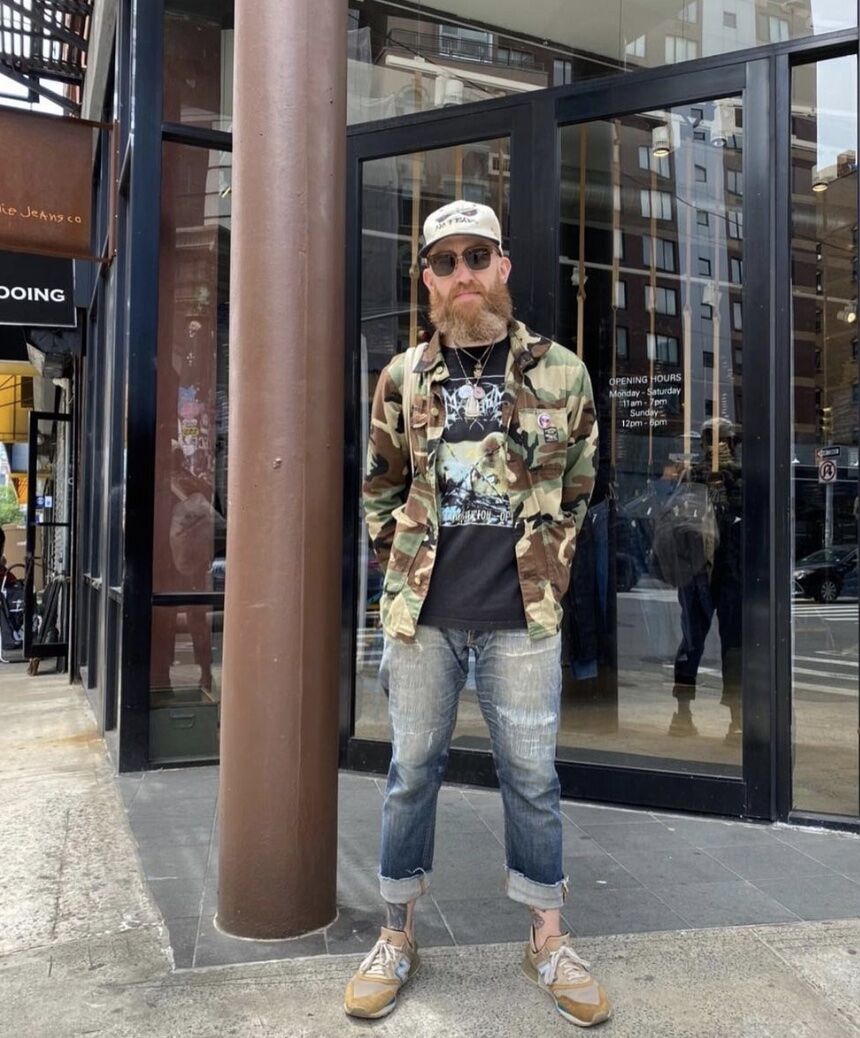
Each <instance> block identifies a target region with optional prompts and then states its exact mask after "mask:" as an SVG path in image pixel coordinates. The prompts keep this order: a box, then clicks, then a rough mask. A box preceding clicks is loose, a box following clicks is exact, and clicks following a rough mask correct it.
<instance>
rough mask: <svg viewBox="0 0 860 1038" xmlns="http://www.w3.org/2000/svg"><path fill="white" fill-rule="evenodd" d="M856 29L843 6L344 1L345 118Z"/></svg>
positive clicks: (847, 5) (765, 0) (381, 115)
mask: <svg viewBox="0 0 860 1038" xmlns="http://www.w3.org/2000/svg"><path fill="white" fill-rule="evenodd" d="M586 8H587V10H586ZM856 24H857V10H856V5H855V4H854V2H853V0H825V2H813V0H797V2H792V3H780V2H776V0H752V2H748V3H744V4H737V3H727V2H726V0H694V2H692V3H687V4H683V3H680V2H679V3H677V4H675V5H674V6H672V5H670V6H669V7H667V6H666V5H665V4H663V3H658V2H657V0H644V2H641V3H637V4H635V5H632V4H621V5H619V6H616V7H614V8H608V9H605V10H604V9H595V8H593V7H589V6H588V5H586V4H584V3H579V4H575V5H569V4H559V3H558V2H557V0H536V2H535V3H531V4H513V5H506V6H505V7H504V8H500V7H499V5H498V3H495V2H492V0H434V2H433V3H432V5H428V6H425V5H423V4H420V3H419V4H412V5H410V6H409V7H405V6H403V5H401V4H398V3H393V2H387V0H350V4H349V9H348V80H349V88H348V89H349V102H348V103H349V109H348V118H349V121H350V122H353V123H357V122H365V121H368V120H374V119H385V118H390V117H392V116H396V115H405V114H408V113H411V112H417V111H423V110H427V109H431V108H443V107H447V106H449V105H459V104H464V103H466V102H475V101H485V100H489V99H491V98H494V97H503V96H507V95H513V94H523V93H528V92H529V91H532V90H541V89H545V88H547V87H553V86H561V85H564V84H568V83H575V82H579V81H581V80H585V79H590V78H593V77H596V76H606V75H611V74H612V73H614V72H624V71H632V70H636V69H641V68H656V67H658V66H660V65H672V64H677V63H679V62H685V61H692V60H694V59H696V58H702V57H707V56H709V55H714V54H725V53H728V52H731V51H738V50H743V49H745V48H748V47H757V46H761V45H763V44H770V43H781V42H784V41H786V40H794V39H800V38H802V37H805V36H812V35H818V34H820V33H826V32H833V31H835V30H837V29H846V28H850V27H851V26H854V25H856ZM697 139H704V138H703V137H701V138H697Z"/></svg>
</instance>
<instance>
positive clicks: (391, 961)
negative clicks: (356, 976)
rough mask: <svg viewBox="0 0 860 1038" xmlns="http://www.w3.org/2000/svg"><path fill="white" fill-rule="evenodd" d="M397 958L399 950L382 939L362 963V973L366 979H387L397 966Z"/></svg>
mask: <svg viewBox="0 0 860 1038" xmlns="http://www.w3.org/2000/svg"><path fill="white" fill-rule="evenodd" d="M397 958H398V949H397V948H395V947H394V945H393V944H392V943H391V942H390V941H386V940H385V939H384V938H380V939H379V940H378V941H377V942H376V944H375V945H374V946H373V948H372V949H371V951H370V954H369V955H368V956H367V957H366V958H365V960H364V962H362V964H361V967H360V972H362V973H363V974H364V975H365V976H366V977H382V978H383V979H387V978H388V977H390V976H391V973H392V971H393V969H394V967H395V966H396V964H397Z"/></svg>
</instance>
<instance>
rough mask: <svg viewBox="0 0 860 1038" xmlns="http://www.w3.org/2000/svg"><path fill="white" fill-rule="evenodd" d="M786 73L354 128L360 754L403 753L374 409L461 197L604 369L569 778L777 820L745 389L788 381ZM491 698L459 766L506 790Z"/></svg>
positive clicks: (550, 99)
mask: <svg viewBox="0 0 860 1038" xmlns="http://www.w3.org/2000/svg"><path fill="white" fill-rule="evenodd" d="M770 76H771V71H770V69H769V65H768V63H767V62H766V61H758V62H752V63H749V64H747V65H745V64H743V63H737V64H732V65H729V66H726V67H724V68H713V69H708V70H705V71H702V72H697V73H673V74H671V75H665V76H660V77H654V76H652V77H642V79H641V82H629V81H627V82H623V83H618V82H615V83H610V84H609V85H607V84H606V83H603V84H590V85H588V84H587V85H585V86H578V87H576V88H572V89H571V90H570V91H569V92H565V93H555V94H552V95H543V96H536V97H533V98H530V99H529V101H528V102H527V103H524V102H522V101H517V102H516V103H514V102H505V103H502V102H499V103H497V104H496V105H495V106H494V107H493V108H492V109H491V110H489V111H488V112H487V113H486V114H485V115H484V116H483V117H482V118H481V120H480V122H478V120H477V119H476V117H475V116H474V115H469V116H462V115H461V116H458V117H457V118H454V117H452V116H451V114H450V113H445V114H442V115H438V116H435V117H434V118H432V119H431V118H416V120H415V125H414V126H412V127H408V128H404V127H399V128H397V129H396V130H394V129H392V130H388V131H386V130H375V131H367V132H355V131H351V134H350V146H351V149H352V162H353V166H352V168H353V169H354V170H355V174H354V181H353V186H352V193H351V198H350V214H351V220H352V222H351V226H350V234H351V247H350V266H349V267H348V285H349V286H350V291H351V300H350V311H349V312H350V313H351V314H352V325H353V334H354V343H353V345H352V347H351V349H352V354H351V355H352V357H353V362H354V368H353V376H354V384H355V386H356V387H357V389H358V391H357V392H356V393H355V394H354V397H353V399H352V400H349V401H348V404H347V412H348V413H347V419H348V428H351V429H352V430H353V431H354V432H353V435H354V442H355V450H354V453H353V458H354V462H353V466H352V470H351V476H350V481H351V485H350V487H348V491H347V505H346V514H347V518H346V521H347V523H348V524H350V525H351V531H350V536H351V537H352V538H353V540H352V543H353V545H354V560H355V562H354V565H353V567H352V568H351V571H350V573H349V576H348V581H347V584H348V591H349V592H351V593H348V594H347V596H346V599H345V615H344V621H345V622H344V632H345V635H344V657H345V661H346V660H347V659H348V660H349V668H350V669H349V671H345V679H344V686H343V703H344V711H343V714H342V717H343V718H344V720H343V723H342V733H341V734H342V746H343V748H344V758H343V759H344V761H345V762H346V763H348V764H349V765H351V766H354V767H371V768H375V767H383V766H384V763H385V760H386V756H387V752H388V747H387V740H388V722H387V706H386V701H385V698H384V696H383V695H382V693H381V690H380V687H379V683H378V676H377V669H378V662H379V654H380V652H381V645H382V642H381V633H380V631H379V627H378V612H377V602H378V597H379V591H380V588H381V582H382V574H381V573H379V572H378V570H377V568H376V565H375V562H374V561H373V559H372V557H371V555H370V553H369V548H368V546H367V535H366V531H365V529H364V528H363V526H362V525H361V523H360V521H359V522H356V520H355V518H350V513H352V515H353V516H355V515H356V514H357V513H358V511H359V510H358V509H357V508H356V502H357V501H358V499H359V493H360V472H361V466H362V464H363V458H364V447H365V445H366V437H367V423H368V419H369V407H370V400H371V397H372V393H373V388H374V385H375V380H376V378H377V376H378V374H379V372H380V371H381V369H382V367H383V366H384V364H385V363H387V361H388V359H389V358H390V357H391V356H392V355H393V354H394V353H395V352H397V351H399V350H402V349H404V348H405V347H406V346H407V345H409V343H411V342H414V341H415V339H416V337H417V335H418V334H419V331H420V330H421V329H422V328H423V327H424V326H425V322H426V302H425V300H424V299H423V286H421V285H420V281H419V277H418V267H417V263H416V258H417V248H418V235H419V233H420V229H421V224H422V222H423V219H424V218H425V216H426V215H427V213H429V212H430V211H432V209H433V208H434V207H435V206H437V205H439V204H441V203H442V202H444V201H447V200H450V199H452V198H454V197H457V196H458V195H463V196H465V197H467V198H474V199H475V200H476V201H482V202H488V203H490V204H492V205H494V206H495V207H497V209H498V210H499V215H500V217H501V220H502V227H503V233H504V234H505V236H506V241H505V246H506V248H507V249H508V251H509V253H510V256H511V260H512V264H513V275H512V279H511V280H512V287H513V295H514V301H515V312H516V314H517V316H518V317H519V318H520V319H522V320H523V321H525V322H526V324H528V325H530V326H531V327H532V328H534V329H535V330H536V331H538V332H540V333H543V334H546V335H549V336H551V337H553V338H554V339H556V340H557V341H558V342H560V343H561V344H562V345H564V346H566V347H567V348H568V349H571V350H572V351H574V352H575V353H577V354H578V355H579V356H580V357H581V358H582V359H583V360H584V361H585V363H586V365H587V367H588V369H589V372H590V374H591V378H592V382H593V385H594V390H595V398H596V401H597V407H598V416H599V423H600V457H599V472H598V479H597V486H596V488H595V493H594V496H593V500H592V502H591V507H590V511H589V514H588V517H587V519H586V522H585V527H584V529H583V531H582V533H581V536H580V539H579V543H578V548H577V554H576V559H575V563H574V572H573V580H572V583H571V589H572V590H571V591H570V592H569V594H568V597H567V601H566V602H565V621H564V628H563V637H564V648H563V672H564V691H563V707H562V727H561V732H560V736H559V746H558V770H559V775H560V778H561V782H562V788H563V790H564V792H565V794H566V795H571V796H572V795H575V796H583V797H586V798H591V799H595V800H607V801H620V802H626V803H632V802H640V803H643V804H650V805H654V806H664V807H677V808H685V809H689V810H701V811H712V812H717V813H723V814H736V815H743V814H747V815H751V816H759V817H768V816H769V815H770V812H771V808H770V801H769V797H770V792H771V789H772V778H771V766H772V739H771V711H772V704H771V696H772V689H773V674H772V672H771V656H772V653H771V649H770V646H771V644H772V635H771V633H770V628H769V622H770V621H769V617H770V613H771V603H770V580H771V573H770V568H769V567H770V559H769V553H768V544H769V540H768V538H769V533H768V523H769V522H770V519H771V506H770V503H769V502H770V496H769V495H770V491H769V487H768V479H767V472H768V466H769V462H768V450H769V441H768V437H769V422H770V414H771V411H770V403H769V398H768V395H767V394H766V393H762V392H758V393H756V392H753V393H752V402H753V406H752V407H749V406H745V404H744V392H745V387H747V386H750V385H751V386H765V385H768V384H769V378H770V367H769V365H770V362H771V361H770V349H771V328H770V324H769V316H768V314H769V305H770V303H769V300H770V282H769V277H770V274H769V253H768V241H769V236H770V224H769V219H770V217H769V209H768V205H767V204H766V202H765V201H762V200H766V199H767V198H768V197H769V192H770V191H771V190H772V188H771V180H770V177H771V173H770V169H769V163H770V152H769V148H770V143H769V141H770V139H771V135H770V133H769V126H770V122H769V120H770V118H771V113H770V110H769V107H768V105H769V100H768V99H769V97H770V89H771V80H770ZM751 185H752V187H751ZM750 198H757V199H759V200H760V203H759V204H756V205H752V206H751V205H749V204H748V203H749V200H750ZM747 393H748V395H749V390H747ZM751 472H752V473H756V474H757V475H756V477H755V478H752V477H751V476H750V473H751ZM350 584H351V587H349V585H350ZM753 647H755V651H753ZM353 689H354V698H353V697H352V693H353ZM471 689H472V685H471V682H470V683H469V685H467V690H466V694H465V695H464V697H463V700H462V702H461V707H460V713H459V719H458V723H457V728H456V730H455V733H454V740H453V743H452V753H451V757H450V763H449V773H448V774H449V777H453V778H460V779H463V780H466V781H472V782H479V783H483V782H490V783H491V782H492V781H493V772H492V762H491V759H490V756H489V754H488V752H487V751H488V750H489V740H488V738H487V733H486V729H485V727H484V725H483V722H482V720H481V717H480V713H479V711H478V709H477V705H476V703H475V701H474V696H473V695H472V692H471Z"/></svg>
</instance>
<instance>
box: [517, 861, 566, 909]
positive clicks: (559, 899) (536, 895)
mask: <svg viewBox="0 0 860 1038" xmlns="http://www.w3.org/2000/svg"><path fill="white" fill-rule="evenodd" d="M505 871H506V872H507V876H508V878H507V889H506V893H507V895H508V897H509V898H510V899H511V900H512V901H519V902H520V903H521V904H523V905H529V906H530V907H533V908H561V907H562V905H563V904H564V901H565V898H566V897H567V877H565V878H564V879H562V880H559V881H558V883H536V882H535V881H534V880H533V879H528V878H527V877H526V876H524V875H523V874H522V873H521V872H517V871H516V869H509V868H507V866H505Z"/></svg>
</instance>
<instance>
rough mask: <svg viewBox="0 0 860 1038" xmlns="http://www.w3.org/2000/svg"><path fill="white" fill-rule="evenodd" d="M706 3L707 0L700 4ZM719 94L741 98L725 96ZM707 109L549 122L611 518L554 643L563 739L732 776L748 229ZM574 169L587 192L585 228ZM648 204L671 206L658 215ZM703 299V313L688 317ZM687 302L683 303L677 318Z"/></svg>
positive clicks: (601, 481)
mask: <svg viewBox="0 0 860 1038" xmlns="http://www.w3.org/2000/svg"><path fill="white" fill-rule="evenodd" d="M706 12H707V4H705V3H702V5H701V7H700V9H699V16H700V19H704V18H705V16H706ZM721 103H722V104H723V106H724V109H725V107H731V108H732V109H736V110H738V111H739V106H740V101H739V100H737V99H727V100H726V101H725V102H721ZM716 111H717V108H716V103H715V102H713V101H709V102H699V103H697V104H696V106H695V108H693V107H687V106H678V107H676V108H673V109H672V110H671V111H648V112H640V113H637V114H635V115H630V116H624V117H619V118H616V119H612V120H600V121H594V122H590V123H587V124H585V126H584V127H583V126H581V125H578V126H571V127H562V129H561V131H560V152H561V155H560V158H561V166H560V168H561V190H560V199H561V203H560V208H561V219H560V228H559V251H560V255H561V257H562V259H561V261H560V263H559V275H558V276H559V280H558V283H557V299H558V316H557V335H558V337H559V339H560V341H561V342H562V343H563V344H564V345H567V346H569V347H571V348H576V346H577V344H578V342H579V341H580V340H579V336H580V335H581V346H582V354H583V357H584V359H585V361H586V364H587V365H588V368H589V371H590V373H591V377H592V380H593V383H594V388H595V396H596V399H597V401H598V411H599V415H598V417H599V422H600V425H601V448H600V471H599V474H598V479H597V492H596V494H595V496H594V498H593V500H592V501H591V503H590V507H589V517H588V518H587V519H586V523H589V522H590V523H592V524H594V525H593V526H592V527H589V529H590V530H591V529H593V530H594V531H598V530H600V529H601V524H603V523H606V527H605V529H607V530H608V531H609V536H608V548H607V551H608V566H607V567H606V570H605V571H604V570H603V569H599V568H598V567H597V565H596V563H595V555H594V554H592V555H591V556H590V561H589V556H588V554H586V553H585V552H582V553H580V554H578V555H577V556H576V558H575V560H574V574H573V579H574V581H577V580H580V581H589V580H591V581H593V586H594V587H595V588H596V590H595V595H594V599H593V602H588V603H587V604H586V605H585V606H582V605H581V604H578V603H576V602H571V603H569V605H570V608H571V610H572V611H573V612H572V614H571V624H572V629H576V630H580V631H581V630H583V629H586V625H588V626H587V630H588V631H589V634H588V640H587V641H582V642H579V643H572V644H570V645H568V646H566V648H565V650H564V686H563V709H562V728H561V732H560V735H559V755H560V756H561V757H562V758H563V759H568V760H583V761H586V760H587V761H589V762H592V763H595V762H603V761H614V762H619V761H624V763H625V765H626V766H628V767H641V768H648V767H655V768H661V769H670V770H678V771H683V772H685V773H688V774H689V773H690V772H691V771H701V772H704V773H708V774H719V775H725V776H735V777H737V776H738V775H739V774H740V761H741V709H740V708H741V655H742V631H743V602H742V596H741V584H742V575H743V559H742V549H743V537H742V532H743V529H744V525H743V519H744V514H743V497H744V491H743V450H742V440H743V424H742V414H741V366H740V362H739V358H740V356H741V345H742V342H741V339H742V333H740V332H738V331H734V330H733V329H732V327H731V321H730V317H729V312H730V307H731V304H732V302H733V299H732V295H736V296H738V298H739V293H738V284H735V286H734V287H733V288H732V287H730V284H729V281H728V280H727V275H728V271H729V259H730V258H736V259H738V260H740V259H742V255H743V239H742V238H738V239H731V240H730V239H729V238H728V235H727V234H726V233H725V227H726V222H725V221H726V213H727V209H728V205H727V197H726V194H725V172H726V169H727V167H729V166H731V167H732V168H735V169H741V168H742V166H743V132H742V130H739V132H737V133H735V134H733V135H732V139H731V140H730V141H727V142H726V146H725V147H715V146H714V145H712V144H708V145H704V146H703V145H702V144H701V143H699V142H698V141H697V140H696V139H695V137H694V134H695V133H696V132H697V130H698V129H699V128H702V127H704V126H711V125H712V124H713V123H714V121H715V118H716V115H715V112H716ZM670 121H671V122H672V124H673V125H677V126H678V129H679V132H678V133H677V134H676V135H674V140H673V141H672V148H673V153H672V155H671V164H672V171H673V181H672V184H671V190H666V191H665V192H663V195H664V196H665V203H660V205H659V209H658V206H657V205H656V204H654V205H652V198H653V197H654V196H653V195H652V193H651V191H649V190H647V189H643V172H642V169H641V166H640V156H642V154H643V153H642V151H641V149H643V148H644V149H647V148H649V147H650V144H651V139H652V130H653V128H654V127H655V126H657V125H663V126H665V125H668V124H669V122H670ZM738 125H740V124H738ZM643 157H644V156H643ZM697 164H698V165H700V166H704V167H705V169H706V170H707V177H706V179H705V180H704V181H701V180H698V181H697V180H696V173H695V168H694V167H695V165H697ZM583 181H584V182H585V185H586V190H587V191H588V192H589V193H588V195H587V197H588V199H589V205H588V206H587V207H586V208H585V219H586V226H585V228H584V229H583V228H580V221H579V205H578V199H579V189H580V185H581V184H582V183H583ZM644 187H645V188H647V180H646V181H645V185H644ZM610 188H611V190H610ZM616 189H617V190H619V191H620V192H621V193H622V195H623V196H624V197H625V198H629V197H630V196H631V194H633V197H634V198H635V197H636V195H635V194H634V192H639V196H638V197H639V199H640V204H639V205H634V207H633V208H631V207H630V206H629V205H627V206H625V209H624V211H623V212H622V213H619V212H617V211H616V210H615V209H614V208H613V206H612V203H611V199H612V197H613V194H612V192H613V191H614V190H616ZM694 192H695V194H694ZM657 194H658V196H659V193H657ZM691 197H695V198H696V201H697V207H698V210H699V212H701V213H702V214H703V215H705V216H706V217H707V215H708V213H713V214H714V217H715V219H714V228H713V230H712V232H711V233H709V234H707V235H705V234H703V233H702V230H701V227H700V226H699V223H698V217H697V207H694V206H691V205H690V199H691ZM673 200H674V201H673ZM660 213H662V214H665V216H664V217H663V219H665V220H667V222H666V223H661V224H659V225H658V226H657V227H655V221H656V220H657V219H658V218H660V216H659V214H660ZM622 223H623V227H624V232H625V234H626V235H627V236H628V238H629V240H631V241H632V240H634V239H635V238H637V237H638V238H641V239H643V246H642V249H643V251H642V256H643V260H644V262H643V264H642V266H641V268H639V269H636V270H631V269H629V268H622V266H621V264H620V261H619V260H618V259H616V258H615V257H613V256H612V254H611V253H612V250H611V246H610V243H611V240H612V239H611V236H610V234H609V231H610V228H611V229H612V230H613V231H614V230H616V229H618V228H620V227H621V226H622ZM658 228H659V233H657V230H658ZM739 230H740V228H739ZM659 241H665V242H667V243H669V244H670V245H671V252H672V256H673V263H672V270H671V271H668V272H660V274H659V275H657V274H656V273H655V271H656V269H657V268H656V259H657V257H656V256H655V257H654V258H655V263H654V265H653V266H652V265H651V257H652V255H653V254H654V253H656V252H657V243H658V242H659ZM665 255H666V254H664V257H665ZM638 258H639V254H638V250H637V255H636V260H638ZM572 261H573V262H576V263H577V264H578V265H579V266H578V269H580V270H585V272H586V274H587V279H586V280H585V283H584V291H583V287H582V286H581V285H577V286H575V287H574V286H572V285H571V281H570V267H569V264H570V262H572ZM702 261H707V263H708V264H709V265H710V266H709V268H708V267H707V266H705V265H704V264H703V263H702ZM707 270H709V273H707V274H703V271H707ZM740 270H741V268H740V266H739V265H736V268H735V271H736V273H737V274H738V275H739V274H740ZM620 278H623V279H624V280H625V281H627V282H628V288H629V299H628V304H627V309H626V310H625V311H623V312H622V311H617V310H612V309H611V307H608V305H607V304H608V303H609V302H610V300H611V296H612V291H613V285H614V284H615V283H616V282H617V281H618V280H619V279H620ZM705 278H706V279H707V280H706V281H704V283H703V279H705ZM705 306H706V307H708V308H709V309H710V310H712V311H713V318H714V319H713V320H712V321H708V322H704V321H701V320H700V319H699V316H698V315H699V314H700V313H701V312H702V308H703V307H705ZM646 307H650V309H646ZM622 313H623V317H622ZM689 313H692V314H693V320H689V319H687V318H685V314H689ZM718 314H719V316H720V317H721V318H722V319H721V320H717V319H716V318H717V316H718ZM622 325H623V327H624V332H623V335H622V336H621V338H622V339H623V341H624V344H625V345H624V350H623V351H622V350H621V349H619V347H618V343H619V329H620V328H621V326H622ZM613 346H614V348H613ZM682 501H686V502H687V505H689V511H690V514H691V515H692V514H693V513H694V512H695V513H696V514H697V515H699V516H705V515H711V509H712V508H713V509H714V515H713V522H712V521H711V519H706V520H705V521H704V522H703V523H699V524H696V523H694V524H693V528H692V529H687V531H686V532H685V531H684V530H682V529H679V528H677V527H675V526H673V522H672V521H671V520H670V519H669V518H668V517H669V516H670V515H673V514H675V515H677V513H678V511H680V507H681V502H682ZM676 504H677V505H678V510H677V511H676V510H675V505H676ZM684 507H685V508H686V507H687V506H686V505H685V506H684ZM717 512H719V517H718V518H717V515H716V513H717ZM681 525H683V524H681ZM688 535H689V541H688V542H687V541H685V538H686V537H687V536H688ZM597 536H599V534H598V533H597V532H595V537H597ZM717 542H719V546H718V544H717ZM685 543H692V544H695V545H696V546H697V548H696V550H697V552H699V554H698V555H697V557H695V558H692V557H690V556H687V555H685V549H684V544H685ZM577 566H582V567H584V569H583V570H582V571H579V570H577V568H576V567H577ZM604 574H605V575H604ZM702 607H703V608H702ZM577 609H579V610H580V611H579V612H578V613H577V612H576V610H577ZM595 617H597V621H596V622H595Z"/></svg>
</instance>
